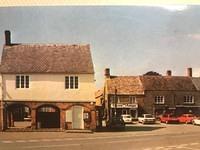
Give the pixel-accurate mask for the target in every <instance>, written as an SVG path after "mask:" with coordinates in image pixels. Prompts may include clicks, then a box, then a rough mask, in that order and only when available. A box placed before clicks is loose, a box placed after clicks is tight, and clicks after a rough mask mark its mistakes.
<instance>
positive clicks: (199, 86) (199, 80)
mask: <svg viewBox="0 0 200 150" xmlns="http://www.w3.org/2000/svg"><path fill="white" fill-rule="evenodd" d="M192 82H193V83H194V85H195V87H196V89H197V90H198V91H200V77H192Z"/></svg>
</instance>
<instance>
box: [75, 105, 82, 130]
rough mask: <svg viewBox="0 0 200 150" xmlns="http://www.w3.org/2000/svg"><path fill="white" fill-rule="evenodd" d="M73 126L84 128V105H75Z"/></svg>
mask: <svg viewBox="0 0 200 150" xmlns="http://www.w3.org/2000/svg"><path fill="white" fill-rule="evenodd" d="M72 116H73V117H72V128H73V129H84V122H83V107H82V106H73V111H72Z"/></svg>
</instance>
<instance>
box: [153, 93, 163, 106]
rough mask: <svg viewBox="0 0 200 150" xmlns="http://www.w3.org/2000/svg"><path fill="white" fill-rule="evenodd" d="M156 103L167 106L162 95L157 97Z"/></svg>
mask: <svg viewBox="0 0 200 150" xmlns="http://www.w3.org/2000/svg"><path fill="white" fill-rule="evenodd" d="M154 103H155V104H160V105H162V104H165V96H161V95H157V96H155V98H154Z"/></svg>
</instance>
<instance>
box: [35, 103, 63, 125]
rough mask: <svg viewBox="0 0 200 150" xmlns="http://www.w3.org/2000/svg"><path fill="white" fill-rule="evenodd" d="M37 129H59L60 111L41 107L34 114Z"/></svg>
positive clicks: (50, 106) (56, 108) (45, 106)
mask: <svg viewBox="0 0 200 150" xmlns="http://www.w3.org/2000/svg"><path fill="white" fill-rule="evenodd" d="M36 121H37V128H60V110H59V108H58V107H56V106H52V105H43V106H40V107H39V108H38V109H37V112H36Z"/></svg>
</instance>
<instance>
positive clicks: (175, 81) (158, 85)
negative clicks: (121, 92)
mask: <svg viewBox="0 0 200 150" xmlns="http://www.w3.org/2000/svg"><path fill="white" fill-rule="evenodd" d="M140 80H141V82H142V84H143V87H144V90H174V91H192V90H196V87H195V85H194V84H193V82H192V79H191V78H190V77H184V76H170V77H169V76H140Z"/></svg>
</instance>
